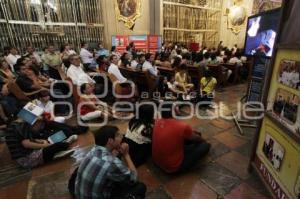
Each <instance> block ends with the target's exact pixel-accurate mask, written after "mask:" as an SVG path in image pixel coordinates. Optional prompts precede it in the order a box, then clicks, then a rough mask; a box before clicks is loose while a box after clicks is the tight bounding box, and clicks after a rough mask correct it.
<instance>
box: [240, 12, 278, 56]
mask: <svg viewBox="0 0 300 199" xmlns="http://www.w3.org/2000/svg"><path fill="white" fill-rule="evenodd" d="M279 21H280V9H276V10H272V11H269V12H266V13H262V14H260V15H254V16H251V17H249V18H248V26H247V31H246V42H245V54H246V55H248V56H251V55H261V56H265V57H271V56H272V54H273V48H274V44H275V39H276V36H277V29H278V25H279Z"/></svg>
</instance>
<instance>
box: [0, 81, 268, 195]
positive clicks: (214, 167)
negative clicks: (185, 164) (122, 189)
mask: <svg viewBox="0 0 300 199" xmlns="http://www.w3.org/2000/svg"><path fill="white" fill-rule="evenodd" d="M245 93H246V85H237V86H234V87H227V88H225V90H223V91H222V92H217V93H216V100H215V101H216V102H217V103H220V104H219V108H220V112H222V114H224V115H227V116H230V115H231V112H234V111H236V110H237V105H236V102H237V101H239V100H240V99H241V97H242V96H243V94H245ZM204 112H205V111H204ZM212 112H214V111H212ZM205 114H206V113H205ZM207 114H208V113H207ZM211 114H212V115H215V114H216V113H211ZM208 115H209V114H208ZM186 122H187V123H189V124H190V125H192V126H193V128H195V129H197V130H199V131H201V132H202V133H203V136H204V137H205V138H206V139H207V140H208V141H209V142H210V143H211V144H212V148H211V151H210V152H209V155H208V156H207V157H205V158H204V159H202V160H200V161H199V163H198V164H197V166H196V167H195V168H193V169H192V170H191V171H190V172H188V173H185V174H180V175H179V174H177V175H169V174H165V173H163V172H162V171H161V170H160V169H159V168H157V167H156V166H155V165H154V164H153V163H152V162H151V160H149V161H148V162H147V163H146V164H144V165H142V166H141V167H139V168H138V172H139V178H140V180H141V181H143V182H144V183H146V185H147V187H148V192H147V198H151V199H152V198H153V199H158V198H161V199H164V198H174V199H175V198H176V199H181V198H182V199H183V198H184V199H186V198H190V199H193V198H195V199H201V198H203V199H216V198H225V199H239V198H241V199H252V198H253V199H260V198H270V196H269V195H268V193H267V191H266V189H265V188H264V186H263V184H262V183H261V182H260V180H259V179H258V177H257V176H256V175H255V174H254V173H251V174H250V173H248V172H247V167H248V162H249V155H250V152H251V146H252V144H251V143H252V137H253V135H254V132H255V131H254V130H253V129H245V131H244V133H245V136H240V135H239V134H238V131H237V129H236V127H235V125H234V122H233V121H231V120H225V119H223V118H215V119H212V120H208V119H198V118H196V117H193V118H192V119H189V120H186ZM112 124H114V125H117V126H119V128H120V129H121V130H122V131H123V132H125V131H126V127H127V122H126V121H113V122H112ZM91 144H93V137H92V132H89V133H87V134H85V135H81V136H79V139H78V141H77V142H76V143H74V144H73V146H77V145H79V146H81V147H84V146H89V145H91ZM85 150H86V151H88V148H86V149H85ZM82 154H84V153H83V152H82V153H81V151H79V152H76V153H75V154H73V157H75V159H80V157H82ZM80 155H81V156H80ZM75 159H74V158H71V157H69V158H64V159H60V160H56V161H54V162H53V163H51V164H49V165H45V166H42V167H39V168H36V169H33V170H32V171H31V172H27V171H26V172H27V174H28V175H25V177H24V175H23V177H21V178H20V177H16V178H14V180H12V181H8V182H7V183H6V185H5V186H3V185H2V184H1V180H3V179H1V177H2V176H1V175H0V186H2V187H0V198H3V199H4V198H5V199H22V198H27V199H40V198H44V199H45V198H46V199H48V198H49V199H52V198H61V199H62V198H65V199H66V198H71V197H70V196H69V194H68V191H67V181H68V178H69V176H70V173H71V172H72V168H74V164H75V163H76V160H75ZM0 161H1V163H0V164H1V165H0V173H1V171H2V170H1V167H2V166H3V165H5V164H10V163H13V162H12V161H11V160H10V157H9V153H8V151H7V148H6V146H5V144H4V143H2V144H0ZM11 177H13V176H11ZM6 178H7V176H6ZM8 178H10V177H8Z"/></svg>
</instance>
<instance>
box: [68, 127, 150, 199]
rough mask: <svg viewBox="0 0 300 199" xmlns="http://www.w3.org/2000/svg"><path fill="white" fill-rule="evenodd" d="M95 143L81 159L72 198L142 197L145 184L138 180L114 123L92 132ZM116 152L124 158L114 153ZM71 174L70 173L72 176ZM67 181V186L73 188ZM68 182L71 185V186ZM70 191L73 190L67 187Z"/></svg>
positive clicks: (124, 144) (115, 198)
mask: <svg viewBox="0 0 300 199" xmlns="http://www.w3.org/2000/svg"><path fill="white" fill-rule="evenodd" d="M94 137H95V144H96V145H95V146H94V147H93V148H92V149H91V151H90V152H89V153H88V154H87V155H86V157H85V159H84V160H83V161H82V162H81V164H80V166H79V168H78V170H75V172H76V173H77V174H76V175H77V176H76V178H75V179H76V180H75V194H74V195H75V197H76V198H80V199H98V198H112V199H117V198H145V193H146V189H147V188H146V186H145V185H144V184H143V183H141V182H139V181H138V178H137V170H136V168H135V166H134V164H133V162H132V160H131V157H130V154H129V147H128V144H126V143H122V138H123V135H122V134H121V133H120V132H119V129H118V128H117V127H115V126H103V127H101V128H100V129H99V130H98V131H97V132H96V133H95V134H94ZM114 151H117V152H119V153H120V155H121V156H122V159H123V161H121V159H119V158H118V157H116V156H115V155H114ZM72 176H73V175H72ZM72 183H74V182H71V181H69V187H72V186H73V185H72ZM70 184H71V186H70ZM69 190H70V191H71V192H72V189H70V188H69Z"/></svg>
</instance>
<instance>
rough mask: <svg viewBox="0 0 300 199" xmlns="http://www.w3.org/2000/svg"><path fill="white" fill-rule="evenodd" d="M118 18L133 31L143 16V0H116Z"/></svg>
mask: <svg viewBox="0 0 300 199" xmlns="http://www.w3.org/2000/svg"><path fill="white" fill-rule="evenodd" d="M114 1H115V12H116V17H117V19H118V20H119V21H123V22H124V23H125V26H126V27H127V28H129V29H132V28H133V26H134V24H135V20H136V19H137V18H138V17H140V16H141V0H114Z"/></svg>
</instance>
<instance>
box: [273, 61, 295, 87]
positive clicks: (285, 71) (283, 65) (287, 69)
mask: <svg viewBox="0 0 300 199" xmlns="http://www.w3.org/2000/svg"><path fill="white" fill-rule="evenodd" d="M278 81H279V82H280V83H282V84H284V85H286V86H288V87H291V88H294V89H297V90H300V61H294V60H287V59H283V60H281V62H280V66H279V74H278Z"/></svg>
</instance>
